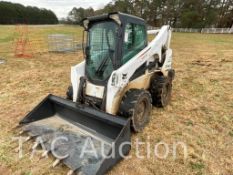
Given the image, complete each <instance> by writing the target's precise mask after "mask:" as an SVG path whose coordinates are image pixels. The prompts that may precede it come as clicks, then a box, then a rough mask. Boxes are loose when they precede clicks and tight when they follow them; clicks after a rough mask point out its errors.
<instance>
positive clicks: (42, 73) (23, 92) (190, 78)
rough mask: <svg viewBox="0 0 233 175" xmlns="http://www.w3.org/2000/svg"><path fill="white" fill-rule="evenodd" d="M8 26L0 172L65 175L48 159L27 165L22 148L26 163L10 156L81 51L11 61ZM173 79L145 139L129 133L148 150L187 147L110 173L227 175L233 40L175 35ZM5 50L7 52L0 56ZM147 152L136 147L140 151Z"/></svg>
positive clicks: (0, 100)
mask: <svg viewBox="0 0 233 175" xmlns="http://www.w3.org/2000/svg"><path fill="white" fill-rule="evenodd" d="M30 30H31V31H32V32H31V38H46V37H47V35H48V34H49V33H72V34H75V35H76V36H77V37H78V38H80V37H81V30H80V29H79V28H77V27H64V26H47V27H30ZM14 31H15V29H14V27H13V26H0V59H2V58H4V59H5V60H6V63H5V64H0V136H1V137H0V174H5V175H7V174H16V175H42V174H44V175H45V174H51V175H52V174H54V175H55V174H64V173H65V172H67V171H68V169H67V168H66V167H64V166H62V165H61V166H58V167H57V168H55V169H51V168H50V166H51V164H52V162H53V161H54V160H53V159H52V158H50V159H44V160H39V157H37V156H35V158H34V159H32V160H30V152H29V150H28V148H29V147H30V146H31V145H32V144H33V143H32V142H30V143H27V144H26V145H24V157H23V158H22V159H20V160H19V158H18V153H16V152H15V148H16V147H17V143H12V141H11V139H12V137H14V136H16V135H17V131H18V130H16V129H14V128H15V126H16V125H17V123H18V122H19V121H20V119H22V117H24V116H25V115H26V114H27V113H28V112H29V111H30V110H31V109H32V108H33V107H34V106H35V105H36V104H37V103H38V102H40V101H41V100H42V99H43V98H44V97H45V96H46V95H47V94H49V93H52V94H55V95H58V96H64V94H65V91H66V88H67V86H68V85H69V82H70V66H71V65H74V64H76V63H78V62H80V61H81V60H82V54H81V53H69V54H52V53H43V54H39V53H38V54H35V55H34V57H33V58H15V57H14V56H13V55H14V54H13V52H12V50H11V49H9V48H11V46H12V42H13V40H14V35H15V34H14ZM172 48H173V52H174V57H173V58H174V68H175V69H176V78H175V81H174V86H173V98H172V103H171V105H169V106H168V107H167V108H165V109H157V108H154V109H153V115H152V119H151V122H150V124H149V125H148V126H147V127H146V129H145V130H144V132H143V133H140V134H137V135H133V137H132V142H135V140H136V138H139V139H140V140H142V141H143V140H147V139H148V138H149V140H150V142H151V144H156V143H158V142H161V141H163V142H166V143H168V144H169V145H172V143H174V142H184V143H186V144H187V148H188V156H187V158H186V159H183V155H182V150H179V151H178V155H179V156H178V158H177V159H173V157H172V154H171V153H169V156H168V158H167V159H159V158H156V157H153V156H152V157H151V158H149V159H136V158H135V156H134V155H135V148H133V149H132V151H131V155H132V156H133V158H132V159H128V160H124V161H122V162H120V163H119V164H118V165H117V166H116V167H115V168H114V169H113V170H112V171H111V172H109V174H110V175H119V174H122V175H142V174H143V175H154V174H158V175H167V174H179V175H185V174H190V175H194V174H195V175H205V174H208V175H231V174H233V36H232V35H204V34H184V33H174V34H173V38H172ZM6 50H9V51H10V50H11V53H6V52H4V51H6ZM145 147H146V146H145V145H144V146H142V148H141V149H142V150H145V149H146V148H145Z"/></svg>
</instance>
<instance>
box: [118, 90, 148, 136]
mask: <svg viewBox="0 0 233 175" xmlns="http://www.w3.org/2000/svg"><path fill="white" fill-rule="evenodd" d="M151 109H152V99H151V95H150V93H149V92H147V91H145V90H139V89H131V90H129V91H127V92H126V94H125V95H124V97H123V99H122V102H121V105H120V109H119V115H121V116H124V117H130V118H131V127H132V129H133V131H134V132H141V131H142V130H143V129H144V128H145V126H146V125H147V123H149V121H150V113H151Z"/></svg>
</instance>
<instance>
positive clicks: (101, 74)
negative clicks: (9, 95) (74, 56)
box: [20, 12, 174, 175]
mask: <svg viewBox="0 0 233 175" xmlns="http://www.w3.org/2000/svg"><path fill="white" fill-rule="evenodd" d="M82 26H83V27H84V34H83V52H84V57H85V59H84V61H83V62H81V63H80V64H78V65H76V66H74V67H72V68H71V84H72V85H71V86H70V87H69V88H68V91H67V98H66V99H63V98H60V97H56V96H54V95H49V96H47V97H46V98H45V99H44V100H43V101H42V102H41V103H40V104H39V105H38V106H37V107H35V109H33V110H32V111H31V112H30V113H29V114H28V115H27V116H26V117H25V118H24V119H23V120H22V121H21V122H20V126H22V131H21V134H27V135H29V137H27V139H26V140H30V139H33V138H34V139H35V140H36V141H35V145H34V146H33V149H35V148H36V147H37V146H39V145H41V146H42V145H44V146H43V149H45V152H44V153H43V156H46V155H48V154H49V153H52V154H53V155H54V156H55V155H56V156H55V158H56V160H55V162H54V164H53V167H55V166H56V165H57V164H59V163H60V162H63V163H64V164H65V165H67V166H68V167H69V168H70V171H69V173H68V174H78V173H81V174H87V175H95V174H98V175H102V174H104V173H106V172H107V171H108V170H110V169H111V168H112V167H113V166H114V165H115V164H116V163H117V162H118V161H120V160H121V159H122V158H123V157H124V156H126V155H127V154H128V153H129V151H130V148H131V145H130V138H131V131H132V130H133V131H135V132H140V131H142V130H143V128H144V127H145V126H146V124H147V123H148V122H149V120H150V112H151V109H152V104H153V105H155V106H157V107H165V106H166V105H168V103H169V101H170V98H171V90H172V80H173V79H174V70H173V69H172V50H171V49H170V40H171V28H170V27H169V26H163V27H162V28H161V29H160V30H152V31H148V32H147V27H146V24H145V21H144V20H143V19H141V18H138V17H135V16H131V15H128V14H123V13H119V12H116V13H110V14H105V15H100V16H94V17H88V18H86V19H84V20H83V21H82ZM147 34H153V35H154V36H155V38H154V39H153V40H152V41H151V42H150V43H148V41H147ZM39 138H40V139H39ZM57 138H58V139H57ZM103 145H104V146H103ZM84 147H87V148H88V149H87V150H89V151H87V150H86V149H84ZM94 150H95V151H94ZM84 151H85V154H83V152H84ZM55 153H56V154H55ZM103 153H104V154H103ZM58 155H59V156H58ZM110 155H113V156H110Z"/></svg>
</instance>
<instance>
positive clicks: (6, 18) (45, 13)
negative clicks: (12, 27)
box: [0, 1, 58, 24]
mask: <svg viewBox="0 0 233 175" xmlns="http://www.w3.org/2000/svg"><path fill="white" fill-rule="evenodd" d="M57 23H58V19H57V16H56V15H55V14H54V13H53V12H52V11H51V10H47V9H40V8H37V7H31V6H27V7H25V6H23V5H21V4H17V3H11V2H4V1H0V24H57Z"/></svg>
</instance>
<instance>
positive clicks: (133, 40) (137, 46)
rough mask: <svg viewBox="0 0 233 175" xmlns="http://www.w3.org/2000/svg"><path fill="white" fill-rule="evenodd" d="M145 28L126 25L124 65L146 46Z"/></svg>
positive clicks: (136, 25)
mask: <svg viewBox="0 0 233 175" xmlns="http://www.w3.org/2000/svg"><path fill="white" fill-rule="evenodd" d="M146 42H147V41H146V31H145V26H143V25H139V24H131V23H129V24H127V25H126V28H125V35H124V46H123V59H122V63H123V64H124V63H126V62H127V61H129V60H130V59H131V58H133V57H134V56H135V55H136V54H137V53H139V52H140V51H141V50H142V49H144V48H145V46H146Z"/></svg>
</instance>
